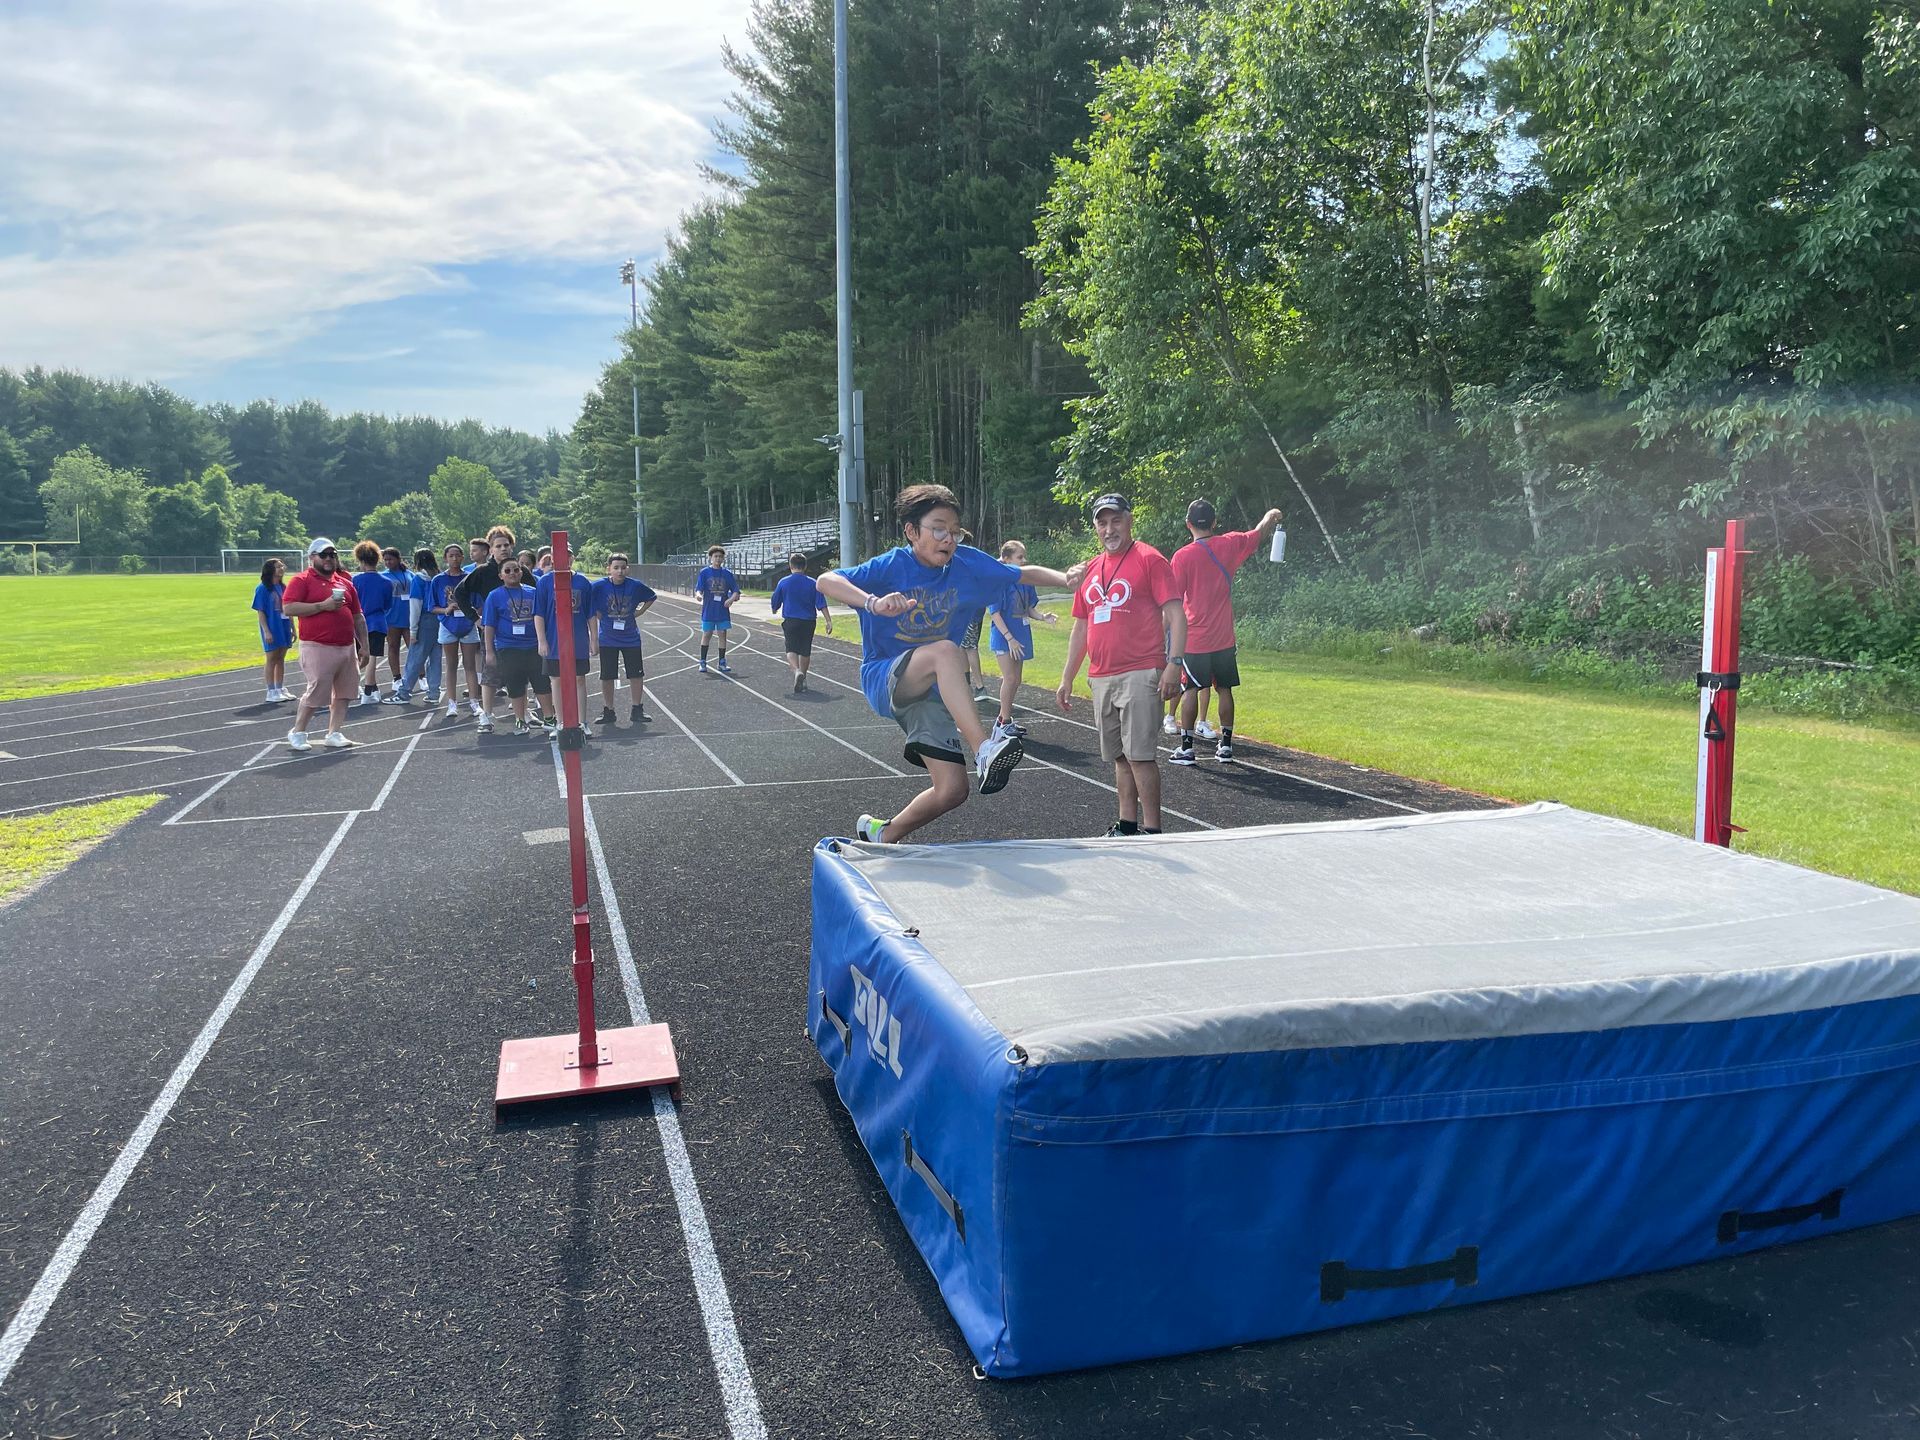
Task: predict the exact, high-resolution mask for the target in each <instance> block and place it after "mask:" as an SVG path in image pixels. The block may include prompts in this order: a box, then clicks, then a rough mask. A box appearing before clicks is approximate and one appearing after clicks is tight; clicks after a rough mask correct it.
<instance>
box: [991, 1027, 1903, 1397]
mask: <svg viewBox="0 0 1920 1440" xmlns="http://www.w3.org/2000/svg"><path fill="white" fill-rule="evenodd" d="M1916 1067H1920V999H1916V998H1907V999H1901V1000H1892V1001H1880V1002H1874V1003H1871V1004H1862V1005H1856V1006H1846V1007H1840V1008H1837V1009H1831V1010H1822V1011H1810V1012H1804V1013H1799V1014H1791V1015H1782V1016H1771V1017H1765V1018H1761V1019H1752V1020H1741V1021H1733V1022H1722V1023H1716V1024H1701V1025H1680V1026H1659V1027H1647V1028H1642V1029H1636V1030H1623V1031H1613V1032H1601V1033H1596V1034H1584V1035H1546V1036H1523V1037H1514V1038H1509V1039H1500V1040H1490V1041H1487V1040H1483V1041H1459V1042H1445V1043H1438V1044H1431V1045H1397V1046H1378V1047H1357V1048H1351V1049H1342V1050H1323V1051H1300V1052H1291V1053H1273V1054H1258V1055H1235V1056H1211V1057H1197V1058H1182V1059H1173V1060H1161V1061H1128V1062H1103V1063H1093V1064H1071V1065H1050V1066H1032V1067H1027V1068H1026V1069H1025V1070H1024V1072H1023V1076H1022V1080H1021V1082H1020V1084H1019V1086H1018V1087H1017V1089H1016V1091H1015V1094H1016V1096H1017V1104H1016V1108H1015V1111H1014V1114H1013V1115H1012V1117H1011V1131H1010V1133H1009V1135H1008V1137H1007V1153H1006V1158H1005V1162H1004V1163H1005V1168H1006V1180H1005V1191H1006V1196H1005V1210H1004V1213H1003V1219H1002V1223H1003V1225H1004V1227H1005V1259H1004V1276H1005V1285H1006V1301H1005V1303H1006V1311H1007V1315H1006V1323H1007V1329H1008V1343H1006V1344H1004V1345H1003V1346H1002V1347H1001V1348H1000V1350H999V1351H998V1352H997V1353H996V1354H995V1356H994V1357H993V1358H992V1360H991V1361H989V1360H988V1359H987V1358H985V1357H983V1358H982V1361H981V1363H982V1364H983V1365H984V1366H985V1367H986V1368H987V1369H988V1370H989V1372H990V1373H993V1374H996V1375H1021V1374H1038V1373H1044V1372H1047V1371H1054V1370H1065V1369H1072V1368H1077V1367H1082V1366H1089V1365H1098V1364H1107V1363H1112V1362H1115V1361H1121V1360H1130V1359H1138V1358H1144V1357H1148V1356H1155V1355H1170V1354H1178V1353H1182V1352H1186V1351H1192V1350H1198V1349H1204V1348H1210V1347H1214V1346H1221V1345H1230V1344H1237V1343H1242V1342H1246V1341H1251V1340H1259V1339H1267V1338H1273V1337H1277V1336H1283V1335H1289V1334H1295V1333H1298V1332H1302V1331H1309V1330H1317V1329H1324V1328H1329V1327H1333V1326H1338V1325H1346V1324H1352V1323H1356V1322H1361V1321H1368V1320H1375V1319H1380V1318H1382V1317H1386V1316H1391V1315H1397V1314H1403V1313H1408V1312H1413V1311H1420V1310H1429V1309H1435V1308H1438V1307H1441V1306H1447V1305H1460V1304H1466V1303H1470V1302H1472V1301H1475V1300H1488V1299H1494V1298H1496V1297H1500V1296H1508V1295H1517V1294H1524V1293H1528V1292H1532V1291H1540V1290H1548V1289H1554V1288H1558V1287H1561V1286H1567V1285H1574V1284H1579V1283H1583V1282H1587V1281H1593V1280H1599V1279H1604V1278H1608V1277H1612V1276H1618V1275H1628V1274H1636V1273H1640V1272H1645V1271H1650V1270H1658V1269H1664V1268H1667V1267H1670V1266H1675V1265H1683V1264H1688V1263H1691V1262H1694V1261H1698V1260H1704V1259H1710V1258H1713V1257H1716V1256H1724V1255H1733V1254H1738V1253H1741V1252H1743V1251H1747V1250H1753V1249H1757V1248H1760V1247H1762V1246H1766V1245H1770V1244H1776V1243H1780V1242H1784V1241H1790V1240H1798V1239H1805V1238H1809V1237H1812V1236H1816V1235H1821V1234H1828V1233H1832V1232H1834V1231H1837V1230H1842V1229H1848V1228H1852V1227H1855V1226H1860V1225H1868V1224H1873V1223H1876V1222H1879V1221H1883V1220H1889V1219H1893V1218H1896V1217H1899V1216H1902V1215H1907V1214H1911V1213H1914V1212H1915V1211H1916V1210H1920V1073H1916Z"/></svg>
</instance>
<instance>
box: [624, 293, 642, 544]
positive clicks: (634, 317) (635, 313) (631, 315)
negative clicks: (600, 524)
mask: <svg viewBox="0 0 1920 1440" xmlns="http://www.w3.org/2000/svg"><path fill="white" fill-rule="evenodd" d="M620 279H621V281H622V283H623V284H625V285H626V287H627V318H628V320H629V322H630V323H631V325H632V327H633V329H634V330H635V331H638V330H639V329H640V276H639V273H638V272H637V271H636V270H635V269H634V267H633V261H631V260H629V261H627V263H626V264H624V265H622V266H621V267H620ZM632 380H633V563H634V564H636V565H644V564H646V563H647V513H646V511H644V510H643V509H641V508H640V373H639V371H637V370H636V371H634V372H633V374H632Z"/></svg>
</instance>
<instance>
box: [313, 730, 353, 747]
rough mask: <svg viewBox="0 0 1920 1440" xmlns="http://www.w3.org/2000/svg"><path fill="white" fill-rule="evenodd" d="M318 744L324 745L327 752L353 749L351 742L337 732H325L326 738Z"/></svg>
mask: <svg viewBox="0 0 1920 1440" xmlns="http://www.w3.org/2000/svg"><path fill="white" fill-rule="evenodd" d="M320 743H321V744H322V745H325V746H326V747H327V749H329V750H351V749H353V741H351V740H349V739H348V738H347V737H346V736H344V735H342V734H341V733H340V732H339V731H338V730H329V731H328V732H327V738H326V739H325V740H322V741H321V742H320Z"/></svg>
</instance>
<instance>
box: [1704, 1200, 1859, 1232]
mask: <svg viewBox="0 0 1920 1440" xmlns="http://www.w3.org/2000/svg"><path fill="white" fill-rule="evenodd" d="M1846 1193H1847V1192H1846V1191H1845V1190H1829V1191H1828V1192H1827V1193H1826V1194H1824V1195H1822V1196H1821V1197H1820V1198H1819V1199H1818V1200H1815V1201H1812V1202H1811V1203H1809V1204H1806V1205H1785V1206H1782V1207H1781V1208H1780V1209H1778V1210H1729V1211H1727V1212H1726V1214H1724V1215H1722V1216H1721V1217H1720V1226H1719V1235H1720V1243H1721V1244H1722V1245H1731V1244H1732V1243H1733V1242H1734V1241H1736V1240H1738V1239H1739V1238H1740V1237H1741V1236H1742V1235H1745V1234H1747V1233H1748V1232H1750V1231H1753V1230H1774V1229H1778V1228H1779V1227H1780V1226H1782V1225H1798V1224H1799V1223H1800V1222H1801V1221H1802V1220H1811V1219H1813V1218H1814V1217H1815V1216H1818V1217H1819V1218H1820V1219H1822V1220H1838V1219H1839V1218H1840V1197H1841V1196H1842V1195H1844V1194H1846Z"/></svg>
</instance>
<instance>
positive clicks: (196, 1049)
mask: <svg viewBox="0 0 1920 1440" xmlns="http://www.w3.org/2000/svg"><path fill="white" fill-rule="evenodd" d="M356 818H357V817H356V816H354V815H348V816H346V817H345V818H344V819H342V820H341V822H340V824H339V826H338V827H337V828H336V829H335V830H334V832H333V838H332V839H331V840H329V841H327V845H326V848H325V849H324V850H322V851H321V852H320V858H319V859H317V860H315V861H314V862H313V864H312V866H311V867H310V868H309V869H308V870H307V873H306V878H304V879H303V880H301V882H300V884H299V886H298V887H297V888H296V889H295V890H294V892H293V894H292V896H291V897H289V899H288V900H287V903H286V905H285V906H283V907H282V908H281V911H280V914H279V916H278V917H277V918H276V919H275V920H274V922H273V925H272V926H271V927H270V928H269V929H268V931H267V933H266V934H265V935H263V936H262V937H261V938H260V943H259V944H258V945H257V946H255V947H254V951H253V954H252V955H250V956H249V957H248V958H247V963H246V964H245V965H243V966H242V967H241V969H240V973H239V974H238V975H236V976H234V978H233V983H232V984H231V985H229V986H228V987H227V993H226V994H225V995H224V996H222V997H221V1000H220V1003H219V1004H218V1005H217V1006H215V1007H214V1011H213V1014H211V1015H210V1016H208V1017H207V1023H206V1024H205V1025H203V1026H201V1028H200V1033H199V1034H198V1035H196V1036H195V1037H194V1041H193V1044H191V1045H190V1046H188V1047H187V1053H186V1054H185V1055H183V1056H181V1058H180V1063H179V1064H178V1065H176V1066H174V1068H173V1074H172V1075H170V1076H168V1077H167V1083H166V1084H165V1085H163V1086H161V1087H160V1093H159V1094H158V1095H156V1096H155V1097H154V1100H153V1103H152V1104H151V1105H149V1106H148V1107H147V1113H146V1114H145V1115H144V1116H142V1117H141V1119H140V1123H139V1124H138V1125H137V1126H135V1127H134V1131H133V1134H132V1136H130V1137H129V1138H128V1140H127V1143H126V1144H125V1145H124V1146H122V1147H121V1150H120V1153H119V1155H118V1156H116V1157H115V1158H114V1162H113V1165H112V1167H111V1168H110V1169H108V1171H107V1173H106V1176H105V1178H103V1179H102V1180H101V1181H100V1183H99V1185H97V1186H96V1187H95V1188H94V1192H93V1194H92V1196H91V1197H90V1198H89V1199H88V1200H87V1203H86V1205H85V1206H84V1207H83V1208H82V1209H81V1211H80V1214H79V1217H78V1218H77V1219H75V1220H74V1222H73V1225H72V1226H71V1227H70V1228H69V1229H68V1231H67V1233H66V1235H65V1236H64V1237H63V1238H62V1239H61V1241H60V1245H59V1247H58V1248H57V1249H56V1250H55V1251H54V1252H53V1258H52V1259H51V1260H49V1261H48V1262H47V1267H46V1269H44V1270H42V1271H41V1272H40V1278H39V1280H37V1281H36V1282H34V1287H33V1289H32V1291H31V1292H30V1293H29V1294H28V1295H27V1298H26V1299H25V1300H23V1301H22V1302H21V1304H20V1308H19V1310H17V1311H16V1312H14V1316H13V1319H12V1320H11V1321H9V1322H8V1324H7V1328H6V1333H5V1334H0V1388H4V1387H5V1385H6V1383H7V1377H8V1376H10V1375H11V1374H12V1373H13V1369H14V1367H15V1366H16V1365H18V1364H19V1363H20V1357H21V1356H22V1355H23V1354H24V1353H25V1352H26V1348H27V1346H28V1345H30V1344H32V1343H33V1337H34V1336H35V1335H36V1334H38V1333H39V1330H40V1326H41V1325H42V1323H44V1322H45V1320H46V1318H47V1315H48V1312H50V1311H51V1310H52V1309H53V1303H54V1301H55V1300H57V1299H59V1298H60V1291H61V1289H62V1287H64V1286H65V1285H66V1283H67V1280H68V1278H69V1277H71V1276H72V1274H73V1272H74V1270H75V1268H76V1267H78V1265H79V1264H80V1261H81V1259H82V1258H83V1257H84V1256H85V1254H86V1252H87V1246H88V1244H89V1243H91V1241H92V1240H93V1237H94V1234H95V1232H97V1231H98V1230H99V1229H100V1226H101V1224H102V1223H103V1222H104V1221H105V1220H106V1218H107V1213H108V1212H109V1211H110V1210H112V1208H113V1204H114V1201H116V1200H118V1199H119V1198H120V1192H121V1191H122V1190H123V1189H125V1188H126V1184H127V1181H128V1180H129V1179H130V1178H131V1177H132V1175H133V1172H134V1169H135V1167H137V1166H138V1165H139V1164H140V1161H141V1159H142V1158H143V1157H144V1156H145V1155H146V1153H147V1148H148V1147H149V1146H150V1145H152V1144H153V1140H154V1136H156V1135H158V1134H159V1133H160V1127H161V1126H162V1125H164V1124H165V1123H166V1120H167V1116H168V1115H169V1114H171V1113H172V1111H173V1107H174V1104H175V1102H177V1101H178V1100H179V1099H180V1095H181V1092H182V1091H184V1090H185V1089H186V1088H187V1084H188V1082H189V1081H191V1080H192V1079H193V1075H194V1072H195V1071H196V1070H198V1069H199V1068H200V1062H201V1061H202V1060H205V1059H206V1058H207V1052H208V1051H209V1050H211V1049H212V1048H213V1042H214V1041H216V1040H218V1039H219V1038H220V1032H221V1031H222V1030H223V1029H225V1028H226V1024H227V1021H228V1020H229V1019H231V1018H232V1016H233V1012H234V1011H235V1010H236V1009H238V1008H239V1005H240V1002H241V1000H242V999H243V998H245V996H246V993H247V989H248V987H249V986H251V985H252V984H253V979H254V976H256V975H258V974H259V973H260V967H261V966H262V965H264V964H265V963H266V959H267V956H268V955H270V954H272V953H273V948H274V946H276V945H278V944H279V943H280V937H281V936H282V935H283V934H285V933H286V929H287V926H289V925H291V924H292V923H293V917H294V916H295V915H297V914H299V913H300V907H301V905H303V904H304V903H305V902H306V898H307V896H308V895H310V894H311V893H312V892H313V887H314V885H315V884H316V883H317V882H318V881H319V879H320V875H321V872H322V871H324V870H325V869H326V868H327V864H328V862H329V861H331V860H332V859H333V857H334V853H335V852H336V851H337V850H339V848H340V842H341V841H343V840H345V839H346V838H347V831H349V830H351V829H352V828H353V822H354V820H355V819H356Z"/></svg>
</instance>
